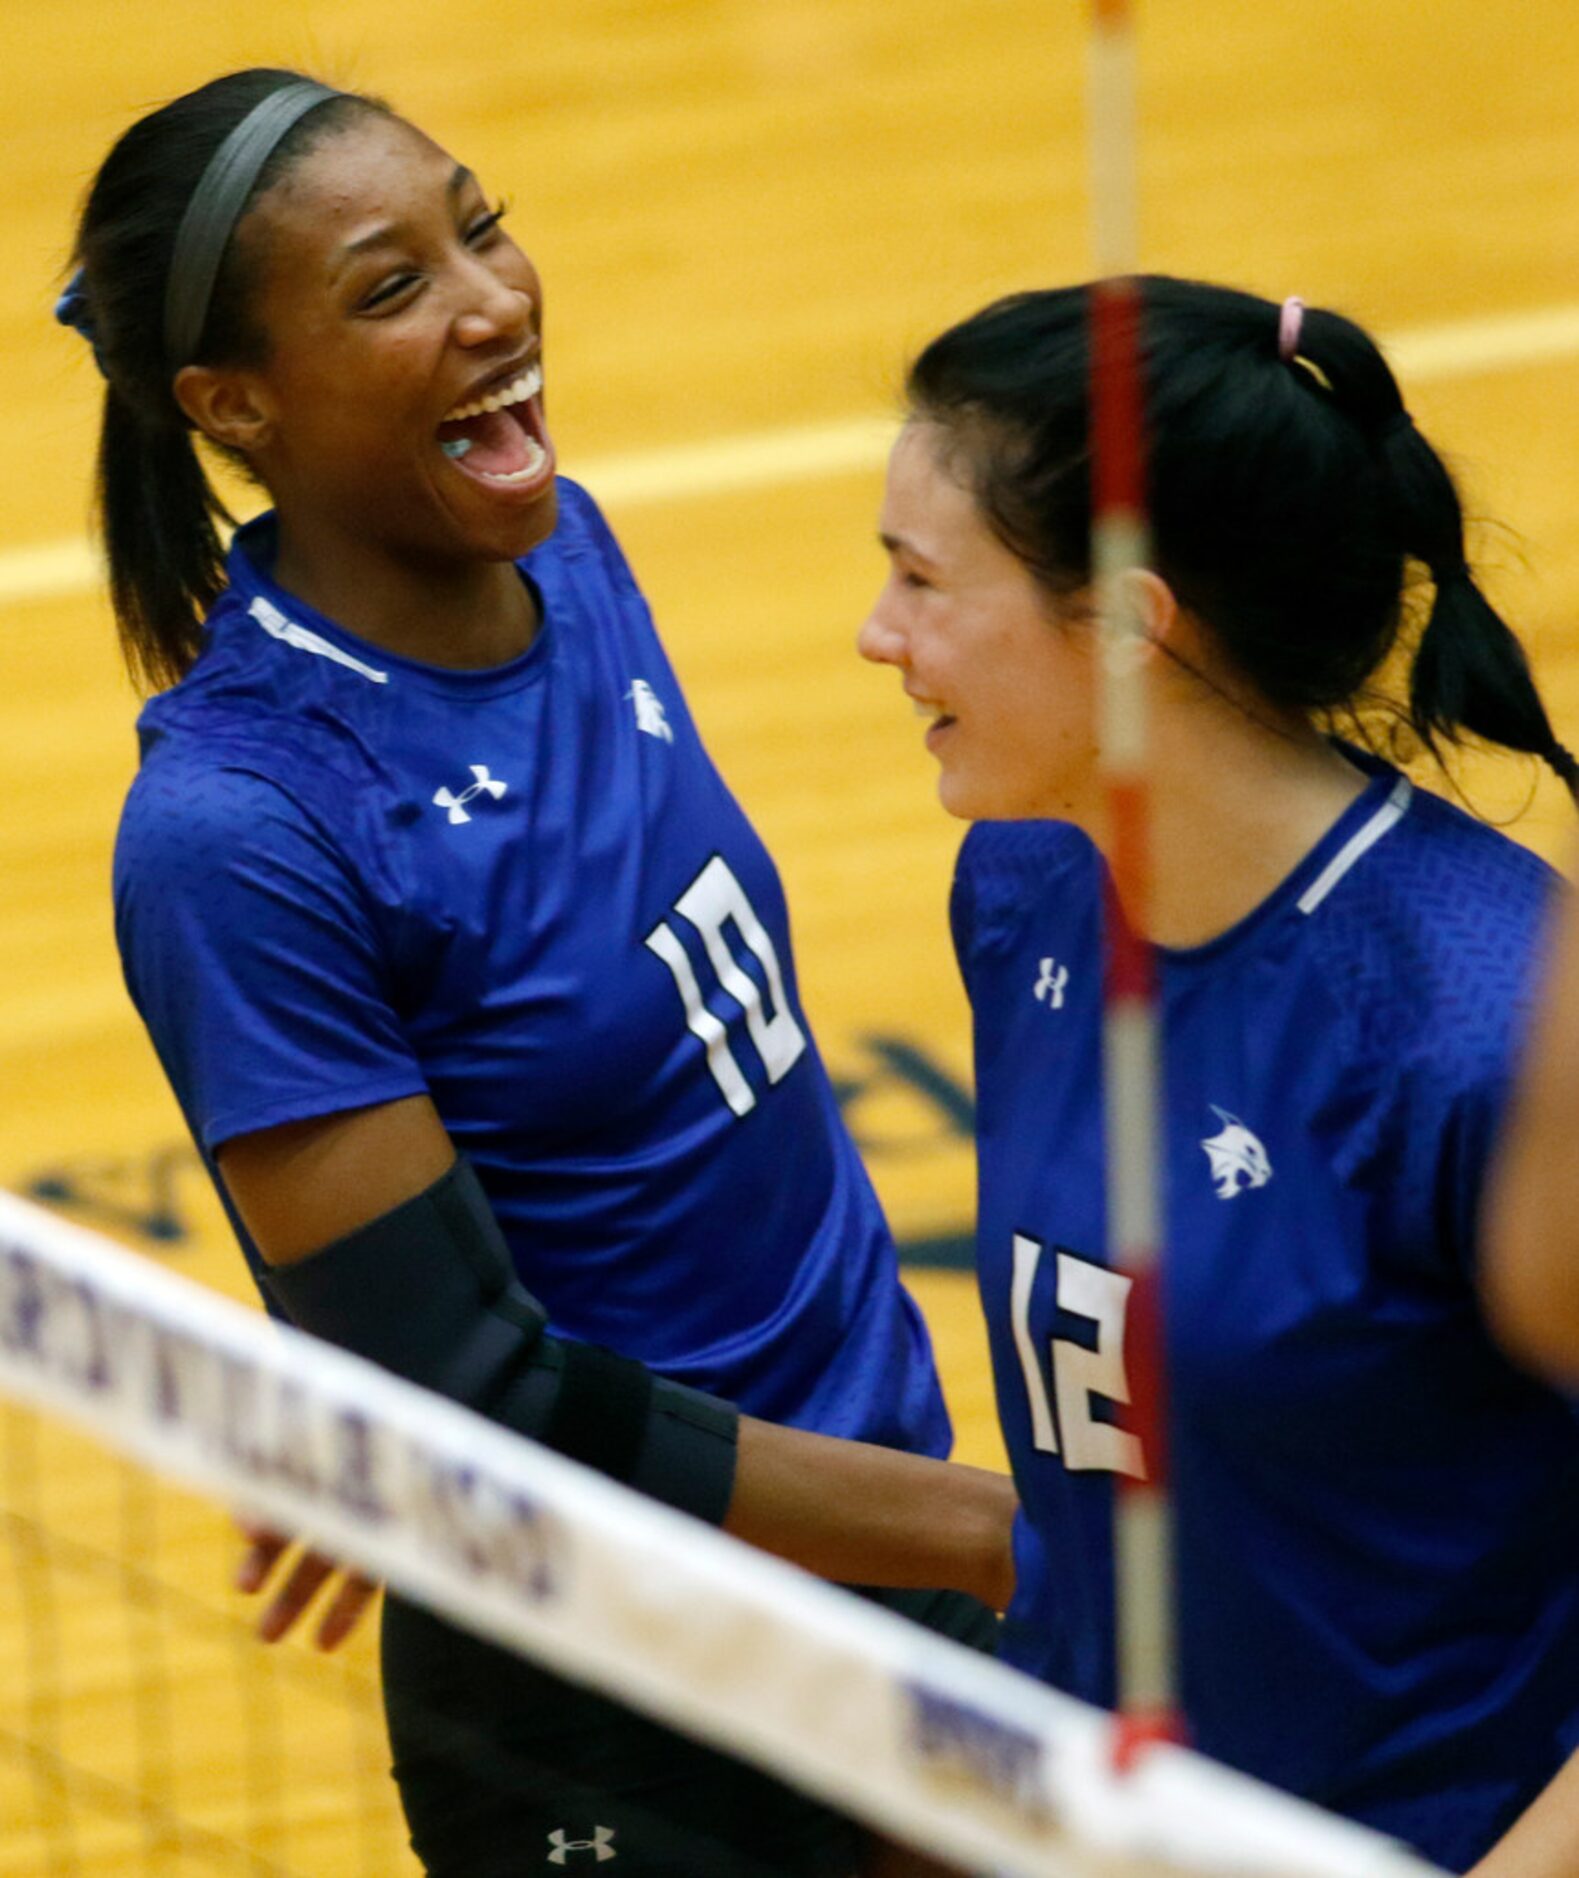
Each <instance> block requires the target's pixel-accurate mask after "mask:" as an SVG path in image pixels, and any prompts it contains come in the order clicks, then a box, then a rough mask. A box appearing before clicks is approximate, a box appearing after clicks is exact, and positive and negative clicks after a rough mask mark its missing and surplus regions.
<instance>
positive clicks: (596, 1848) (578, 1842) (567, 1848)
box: [548, 1826, 619, 1865]
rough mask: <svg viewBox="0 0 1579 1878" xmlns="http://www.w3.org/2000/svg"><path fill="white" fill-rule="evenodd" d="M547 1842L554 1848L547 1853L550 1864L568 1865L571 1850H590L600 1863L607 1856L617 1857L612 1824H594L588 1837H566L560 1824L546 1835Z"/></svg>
mask: <svg viewBox="0 0 1579 1878" xmlns="http://www.w3.org/2000/svg"><path fill="white" fill-rule="evenodd" d="M548 1843H549V1844H550V1845H551V1846H552V1847H553V1848H554V1849H553V1851H552V1852H550V1853H549V1855H548V1862H549V1864H550V1865H568V1864H569V1863H570V1855H571V1853H572V1852H590V1853H591V1854H592V1856H593V1857H594V1858H595V1859H596V1860H597V1862H598V1863H599V1864H600V1865H601V1864H602V1863H603V1861H604V1860H605V1859H607V1858H618V1857H619V1853H618V1852H616V1851H615V1850H614V1828H613V1827H612V1826H594V1827H593V1828H592V1837H591V1838H590V1839H567V1838H566V1837H565V1829H564V1827H563V1826H560V1827H557V1828H556V1829H555V1830H554V1831H553V1832H551V1833H550V1834H549V1835H548Z"/></svg>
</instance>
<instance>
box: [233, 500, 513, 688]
mask: <svg viewBox="0 0 1579 1878" xmlns="http://www.w3.org/2000/svg"><path fill="white" fill-rule="evenodd" d="M277 546H278V531H277V528H276V525H275V517H274V513H273V511H272V510H270V511H269V512H268V513H266V514H263V515H259V516H257V517H255V518H254V519H253V520H252V521H250V522H247V523H245V524H244V525H243V526H242V527H240V528H238V529H237V530H236V533H235V536H234V538H233V539H232V541H231V544H230V553H229V555H228V557H227V558H226V563H225V572H226V574H227V576H228V577H229V584H230V590H231V592H232V593H233V594H234V595H235V596H236V598H237V599H238V600H239V601H240V602H241V608H242V611H243V612H245V611H246V609H247V607H248V605H249V604H250V603H251V602H252V601H253V600H255V599H258V598H260V597H261V598H262V599H265V600H267V601H268V602H269V604H270V605H271V606H272V607H274V608H275V609H276V610H277V611H278V612H279V613H281V614H283V615H284V617H285V618H286V619H287V620H289V621H292V622H293V623H294V624H296V625H298V626H303V627H305V628H306V629H307V630H308V631H309V632H313V633H317V634H318V635H319V636H320V637H321V638H323V639H326V640H327V641H328V642H329V644H330V645H332V646H335V647H338V648H339V650H340V651H342V652H344V653H345V654H346V655H347V656H348V657H349V658H351V659H354V660H355V661H356V662H357V663H358V664H359V665H366V666H372V667H375V668H376V669H377V670H378V671H380V672H384V673H386V674H387V675H388V677H389V679H390V681H391V682H392V683H398V684H400V685H402V686H406V685H411V686H415V687H417V688H418V689H420V690H423V691H437V692H441V693H443V694H444V695H445V696H447V697H465V698H492V697H497V696H498V695H500V694H501V693H502V692H507V691H518V690H520V689H521V688H522V687H523V686H525V685H530V684H534V683H536V681H537V680H538V678H540V677H541V675H542V674H543V672H544V671H545V670H546V669H547V667H548V662H549V656H550V655H549V652H548V638H549V622H548V613H547V609H546V607H545V606H544V604H543V595H542V590H541V588H540V587H539V585H538V583H537V582H536V581H535V580H534V579H533V578H532V575H531V572H530V570H529V567H528V562H529V561H530V558H531V557H530V556H528V557H527V561H520V562H517V564H516V565H517V568H518V571H519V572H520V575H521V578H522V579H523V580H524V581H525V582H526V583H527V584H528V586H530V587H531V589H532V592H533V594H534V596H535V597H536V599H537V603H538V621H539V624H538V629H537V634H536V637H535V638H534V639H533V640H532V643H531V645H529V646H528V647H527V649H526V650H525V651H524V652H523V653H521V654H520V655H519V656H518V657H516V658H513V659H510V660H509V661H508V662H507V663H506V664H503V665H487V666H483V667H482V668H480V669H478V670H465V671H458V670H456V669H455V668H454V667H453V666H448V665H428V664H425V663H424V662H423V661H422V660H420V659H408V658H403V657H402V656H401V655H400V654H399V653H398V652H389V651H386V650H385V649H384V647H383V646H378V645H374V644H373V642H372V641H371V640H370V639H362V638H360V637H358V635H357V634H356V633H353V632H348V631H347V630H346V629H345V627H343V626H341V625H339V624H338V623H337V622H336V621H335V620H332V619H330V618H329V617H328V616H327V615H326V614H323V613H320V612H318V611H317V610H316V608H314V607H310V606H309V605H308V604H307V602H306V601H305V600H299V599H297V597H296V595H295V594H293V593H287V592H286V591H285V589H284V588H283V587H280V586H277V585H276V584H275V581H274V578H273V571H272V570H273V567H274V556H275V551H276V548H277ZM534 552H535V553H540V552H541V549H537V550H534ZM260 636H261V634H260ZM357 682H360V683H364V684H365V683H366V682H367V681H366V680H365V679H361V680H358V681H357Z"/></svg>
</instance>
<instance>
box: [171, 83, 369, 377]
mask: <svg viewBox="0 0 1579 1878" xmlns="http://www.w3.org/2000/svg"><path fill="white" fill-rule="evenodd" d="M344 96H346V94H345V93H344V92H341V91H333V90H331V89H330V88H329V86H327V85H320V84H318V83H316V82H315V81H314V80H312V79H310V78H304V79H300V80H298V81H297V82H296V83H295V84H292V85H283V86H281V88H280V89H279V90H278V91H275V92H271V93H270V94H269V96H268V97H267V98H265V99H264V100H263V102H262V103H261V104H259V105H255V106H254V107H253V109H252V110H250V111H249V112H248V113H247V115H246V116H245V117H244V118H243V119H242V120H241V122H240V123H239V124H238V125H237V126H236V128H235V129H234V130H233V131H232V132H231V133H230V135H229V136H228V137H227V138H226V139H225V141H224V142H223V143H222V144H221V145H220V146H219V148H218V149H217V150H216V151H215V152H214V154H213V156H212V158H211V159H210V160H209V165H208V168H207V169H206V170H204V172H203V176H202V180H201V181H200V182H199V183H198V185H197V188H196V189H194V190H193V192H192V200H191V201H190V202H189V203H188V204H187V205H186V213H185V214H184V215H183V216H182V217H181V226H180V228H179V229H178V230H177V232H176V238H175V254H174V256H173V257H172V259H171V262H170V279H169V283H168V284H167V286H166V287H165V296H164V342H165V353H166V356H167V358H168V361H169V366H170V370H171V371H172V372H175V371H179V370H180V368H181V367H182V366H183V365H189V364H190V363H191V362H192V358H193V356H194V354H195V353H196V351H197V348H198V344H199V342H200V341H201V339H202V337H203V328H204V326H205V325H206V324H207V321H208V303H209V301H210V299H211V298H212V297H213V293H214V281H215V278H216V277H217V275H218V273H219V264H220V262H221V261H222V260H223V259H224V258H225V248H226V245H227V244H228V242H229V240H230V237H231V233H232V231H233V230H234V229H235V226H236V223H237V222H238V221H239V220H240V218H241V213H242V211H243V210H244V209H245V208H246V206H247V202H248V199H249V198H250V197H251V195H252V191H253V188H254V186H255V185H256V183H257V180H258V175H259V173H260V171H261V170H262V168H263V166H264V164H265V163H267V162H268V160H269V158H270V157H271V156H272V155H273V154H274V152H275V151H276V150H277V149H278V148H279V144H280V139H281V138H282V137H283V136H284V135H285V133H286V132H287V131H288V130H289V129H290V128H291V126H292V125H293V124H294V123H296V121H297V120H298V119H299V118H302V117H305V116H306V114H307V113H308V112H309V111H310V110H312V109H313V107H314V106H315V105H319V104H322V103H323V102H324V101H325V100H326V99H328V98H342V97H344Z"/></svg>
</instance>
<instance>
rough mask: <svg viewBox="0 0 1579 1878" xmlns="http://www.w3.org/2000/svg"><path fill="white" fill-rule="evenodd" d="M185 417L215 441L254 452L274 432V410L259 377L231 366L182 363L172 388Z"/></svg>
mask: <svg viewBox="0 0 1579 1878" xmlns="http://www.w3.org/2000/svg"><path fill="white" fill-rule="evenodd" d="M172 389H173V390H174V392H175V401H176V403H177V404H179V405H180V407H181V409H182V410H183V411H184V412H185V413H186V415H187V417H188V418H190V419H191V421H192V422H193V423H194V424H195V425H196V426H197V427H198V429H199V430H200V431H202V433H203V435H204V436H205V437H207V438H209V439H210V440H211V441H212V442H214V443H220V444H227V445H228V446H229V447H230V448H231V449H232V450H240V451H242V452H243V453H244V454H245V455H247V456H252V455H254V454H255V453H256V452H257V451H258V450H259V449H261V448H262V447H263V446H264V445H265V444H266V443H267V442H268V441H269V439H270V437H271V436H272V435H273V432H274V413H273V409H272V406H271V404H270V402H269V399H268V397H267V395H266V393H265V391H264V388H263V386H262V384H261V382H260V381H259V379H258V378H257V377H256V376H255V375H254V374H253V373H251V372H248V371H241V370H237V369H236V368H235V367H234V366H231V367H223V366H214V365H183V366H182V367H181V369H180V371H178V372H177V373H176V375H175V383H174V385H173V387H172Z"/></svg>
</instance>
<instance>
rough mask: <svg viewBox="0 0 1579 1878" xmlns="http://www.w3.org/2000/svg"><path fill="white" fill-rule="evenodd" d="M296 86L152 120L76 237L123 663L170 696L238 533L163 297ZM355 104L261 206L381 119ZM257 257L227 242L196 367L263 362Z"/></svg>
mask: <svg viewBox="0 0 1579 1878" xmlns="http://www.w3.org/2000/svg"><path fill="white" fill-rule="evenodd" d="M298 77H299V74H297V73H295V72H289V71H281V70H274V69H267V68H259V69H254V70H251V71H244V72H232V73H230V74H229V75H228V76H226V77H224V78H219V79H215V80H214V81H213V82H212V83H210V84H207V85H204V86H202V87H201V88H200V89H199V90H197V91H193V92H189V93H187V94H186V96H184V97H181V98H177V99H176V100H175V101H174V102H173V103H171V104H167V105H165V106H163V107H162V108H161V109H159V110H157V111H154V112H151V113H150V114H149V115H148V116H147V117H144V118H142V119H141V120H140V121H139V122H137V123H136V124H134V125H132V127H131V128H130V129H129V130H128V131H127V132H126V133H125V134H124V135H123V136H122V137H121V138H120V140H119V142H118V143H117V144H116V145H115V147H114V148H113V149H112V150H111V152H110V154H109V155H108V157H106V158H105V160H104V163H103V165H102V167H101V168H100V170H99V173H98V175H97V176H96V177H95V178H94V181H93V184H92V186H91V188H90V189H89V192H88V199H87V202H86V204H85V206H84V208H83V212H82V218H81V221H80V223H79V225H78V229H77V239H76V245H75V258H76V261H77V263H78V265H79V266H80V268H81V270H82V279H81V283H80V286H77V287H75V288H74V292H75V293H77V294H78V296H79V297H80V300H81V302H82V303H83V309H84V310H83V314H82V321H81V323H82V324H84V325H86V326H88V327H90V328H91V334H92V339H93V346H94V353H95V356H96V357H97V359H98V361H99V365H100V369H101V370H102V371H103V373H104V376H105V379H106V381H107V383H106V386H105V395H104V415H103V421H102V426H101V430H100V436H99V454H98V476H97V498H98V512H99V521H100V527H101V530H102V534H103V538H104V548H105V554H106V557H107V560H108V563H109V583H110V596H111V600H112V602H113V604H114V608H115V617H116V623H117V626H118V628H119V631H120V637H121V648H122V651H123V653H124V654H125V657H126V662H127V665H128V668H129V669H130V671H131V673H132V676H133V678H134V680H136V681H138V682H139V683H141V684H142V685H144V686H145V687H147V688H150V689H157V688H158V687H160V686H163V685H167V684H172V683H174V682H175V680H176V679H178V678H180V677H181V676H182V674H183V673H184V672H185V671H186V670H187V669H188V667H189V666H190V665H191V664H192V661H193V660H194V659H195V658H196V656H197V653H198V649H199V646H200V645H201V642H202V630H203V619H204V616H205V614H206V613H207V611H208V609H209V607H210V606H211V605H212V604H213V602H214V600H215V598H216V597H217V596H218V594H219V593H220V591H221V589H222V588H223V586H224V546H223V540H222V536H221V532H220V527H221V524H224V523H228V522H229V521H230V519H231V518H230V517H229V516H228V515H227V513H226V511H225V508H224V505H223V503H222V502H221V501H220V500H219V497H218V496H217V495H216V494H215V492H214V490H213V488H212V486H211V485H210V483H209V480H208V477H207V475H206V474H205V472H204V469H203V465H202V462H201V461H200V459H199V457H198V454H197V451H196V449H195V447H194V440H193V436H192V431H191V427H190V425H189V423H188V421H187V418H186V416H185V414H184V413H183V412H182V410H181V408H180V406H179V405H178V404H177V403H176V400H175V395H174V392H173V390H172V379H173V372H172V370H171V367H170V361H169V359H168V357H167V355H166V350H165V331H164V306H165V288H166V283H167V281H168V278H169V273H170V264H171V259H172V256H173V253H174V248H175V235H176V230H177V228H178V226H179V224H180V221H181V217H182V215H183V213H184V211H185V209H186V205H187V203H188V202H189V201H190V200H191V197H192V194H193V192H194V190H195V189H196V188H197V185H198V182H199V180H200V179H201V178H202V175H203V172H204V171H205V170H206V169H207V167H208V164H209V162H210V160H211V159H212V157H213V155H214V153H215V151H217V150H218V148H219V146H220V145H221V144H222V143H223V142H224V140H225V138H226V137H228V136H229V134H230V133H231V131H232V130H234V129H235V127H236V126H237V125H238V124H239V123H240V122H241V121H242V119H243V118H245V117H246V116H247V115H248V113H249V112H251V111H252V110H253V109H254V108H255V107H256V106H257V105H259V104H261V103H262V102H263V100H264V99H265V98H268V97H270V96H271V95H272V94H273V93H274V92H276V91H278V90H280V89H281V87H282V86H285V85H288V84H293V83H295V82H296V81H297V79H298ZM384 108H385V107H384V106H382V105H381V104H379V103H378V102H377V101H376V100H374V99H365V98H361V97H358V96H355V95H351V94H346V95H343V96H341V97H339V98H336V99H334V100H332V101H330V102H328V103H325V104H324V105H323V107H322V108H321V109H319V110H317V111H314V112H313V114H312V115H311V117H309V118H306V119H304V120H303V121H301V122H300V123H298V124H297V125H296V126H294V127H293V128H292V129H291V130H290V131H289V132H288V133H287V135H286V136H285V137H283V138H282V139H281V141H280V143H279V145H278V146H277V147H276V149H275V151H274V153H273V155H272V156H271V157H270V159H269V161H268V163H267V164H265V166H264V168H263V169H262V171H261V172H260V174H259V176H258V179H257V182H256V184H255V186H254V190H253V199H254V200H255V199H256V197H257V196H258V195H259V194H261V193H262V192H263V191H264V190H265V189H267V188H268V187H269V186H270V184H271V183H273V182H274V181H276V180H277V179H278V178H279V177H280V176H281V175H282V174H283V173H284V171H285V169H286V168H287V167H288V166H289V164H291V163H293V162H295V161H296V160H298V159H299V158H300V157H301V156H303V155H304V154H306V152H307V151H308V150H309V149H310V148H312V147H313V145H314V144H316V143H317V142H318V141H320V140H321V139H322V138H323V137H324V136H325V135H327V134H330V133H331V132H332V131H333V130H334V129H335V128H336V127H337V126H339V125H343V123H344V121H345V117H346V115H347V113H348V112H350V111H355V110H358V109H365V110H383V109H384ZM257 259H258V257H257V255H256V254H255V253H254V252H253V250H252V246H251V245H249V244H248V243H246V242H244V241H236V240H232V241H231V242H230V244H229V246H228V248H227V249H226V253H225V259H224V263H223V265H222V267H221V269H220V272H219V276H218V279H217V280H216V282H215V287H214V293H213V298H212V300H211V302H210V307H209V313H208V317H207V320H206V322H205V324H204V327H203V331H202V334H201V339H200V344H199V347H198V350H197V353H196V355H195V358H194V361H193V362H194V363H202V364H213V365H218V364H245V363H249V362H254V361H257V360H260V359H261V358H262V357H263V356H264V353H265V349H266V348H265V338H264V335H263V334H262V333H261V332H260V331H259V330H258V328H257V325H256V322H255V321H254V320H253V319H252V317H251V312H250V308H251V303H252V300H253V297H254V289H255V280H254V274H255V271H256V265H257Z"/></svg>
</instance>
